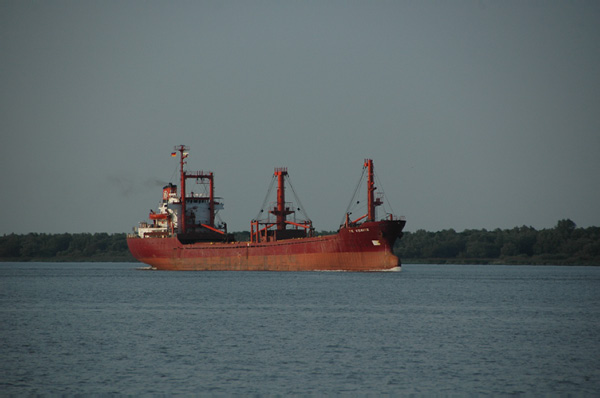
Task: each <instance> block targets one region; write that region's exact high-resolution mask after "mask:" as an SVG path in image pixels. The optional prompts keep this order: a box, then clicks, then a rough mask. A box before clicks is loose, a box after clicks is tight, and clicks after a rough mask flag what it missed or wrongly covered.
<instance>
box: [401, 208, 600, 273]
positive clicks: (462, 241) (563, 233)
mask: <svg viewBox="0 0 600 398" xmlns="http://www.w3.org/2000/svg"><path fill="white" fill-rule="evenodd" d="M394 251H395V252H396V254H398V255H399V256H400V257H401V258H402V261H403V262H406V263H410V262H416V263H421V262H423V263H477V264H489V263H491V264H582V265H600V227H589V228H577V227H576V225H575V223H574V222H573V221H571V220H568V219H567V220H560V221H559V222H558V223H557V225H556V226H555V227H554V228H552V229H542V230H539V231H538V230H536V229H535V228H533V227H526V226H522V227H516V228H513V229H505V230H500V229H495V230H493V231H487V230H485V229H483V230H465V231H463V232H456V231H455V230H453V229H446V230H443V231H439V232H427V231H424V230H418V231H416V232H406V233H405V234H404V237H403V238H402V239H401V240H399V241H397V242H396V244H395V246H394Z"/></svg>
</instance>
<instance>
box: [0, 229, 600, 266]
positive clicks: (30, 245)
mask: <svg viewBox="0 0 600 398" xmlns="http://www.w3.org/2000/svg"><path fill="white" fill-rule="evenodd" d="M331 233H335V231H321V232H320V233H318V234H317V235H327V234H331ZM234 236H235V238H236V240H238V241H247V240H249V238H250V233H249V232H248V231H242V232H235V233H234ZM394 252H395V253H396V254H397V255H398V256H399V257H400V258H401V259H402V261H403V262H404V263H472V264H581V265H600V227H588V228H577V226H576V225H575V223H574V222H573V221H571V220H569V219H566V220H560V221H558V223H557V225H556V226H555V227H554V228H550V229H542V230H536V229H535V228H533V227H526V226H522V227H516V228H513V229H504V230H501V229H495V230H493V231H487V230H485V229H480V230H477V229H469V230H465V231H463V232H456V231H455V230H453V229H446V230H443V231H438V232H428V231H425V230H418V231H416V232H405V233H404V236H403V237H402V239H400V240H398V241H396V244H395V245H394ZM0 261H90V262H93V261H99V262H101V261H123V262H128V261H132V262H133V261H136V260H135V259H134V258H133V256H132V255H131V253H129V249H128V248H127V241H126V234H124V233H116V234H107V233H94V234H91V233H79V234H69V233H64V234H44V233H30V234H24V235H17V234H10V235H4V236H0Z"/></svg>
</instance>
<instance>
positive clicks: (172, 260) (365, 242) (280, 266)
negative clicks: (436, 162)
mask: <svg viewBox="0 0 600 398" xmlns="http://www.w3.org/2000/svg"><path fill="white" fill-rule="evenodd" d="M404 224H405V221H404V220H393V221H391V220H386V221H373V222H365V223H363V224H361V225H360V226H357V227H345V228H341V229H340V231H339V232H338V233H337V234H335V235H328V236H320V237H314V238H300V239H287V240H279V241H276V242H265V243H254V242H232V243H219V242H197V243H191V244H182V243H181V242H180V241H179V240H178V239H177V237H165V238H139V237H129V238H128V239H127V244H128V245H129V250H130V251H131V253H132V254H133V256H134V257H135V258H136V259H138V260H139V261H141V262H143V263H146V264H148V265H151V266H152V267H154V268H156V269H159V270H174V271H175V270H177V271H327V270H329V271H376V270H390V269H399V267H400V260H399V259H398V257H396V256H395V255H394V254H393V252H392V248H393V245H394V242H395V240H396V239H397V238H399V237H400V236H401V235H402V229H403V228H404Z"/></svg>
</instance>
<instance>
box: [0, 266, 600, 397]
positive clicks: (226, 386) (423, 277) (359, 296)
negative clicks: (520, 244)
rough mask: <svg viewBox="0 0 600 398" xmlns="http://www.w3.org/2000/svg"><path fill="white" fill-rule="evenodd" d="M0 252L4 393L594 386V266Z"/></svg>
mask: <svg viewBox="0 0 600 398" xmlns="http://www.w3.org/2000/svg"><path fill="white" fill-rule="evenodd" d="M137 266H138V265H136V264H129V263H121V264H119V263H116V264H106V263H92V264H90V263H87V264H66V263H3V264H0V337H1V339H0V340H1V341H0V358H2V360H1V361H0V394H19V395H22V394H36V393H51V394H89V393H100V394H105V393H118V394H136V395H137V394H196V393H214V394H244V395H247V394H279V395H284V394H285V395H287V394H302V395H307V394H308V395H310V394H312V395H322V394H339V393H351V394H354V393H358V394H383V393H390V394H412V393H415V394H452V395H458V394H465V393H468V394H494V395H498V394H518V393H524V394H531V395H543V394H547V395H555V394H558V395H562V394H576V395H590V396H591V395H597V394H598V393H599V392H600V344H599V341H600V339H599V337H600V268H597V267H560V266H535V267H534V266H470V265H405V266H404V267H403V271H402V272H399V273H391V272H384V273H348V272H307V273H296V272H161V271H140V270H136V269H135V268H136V267H137Z"/></svg>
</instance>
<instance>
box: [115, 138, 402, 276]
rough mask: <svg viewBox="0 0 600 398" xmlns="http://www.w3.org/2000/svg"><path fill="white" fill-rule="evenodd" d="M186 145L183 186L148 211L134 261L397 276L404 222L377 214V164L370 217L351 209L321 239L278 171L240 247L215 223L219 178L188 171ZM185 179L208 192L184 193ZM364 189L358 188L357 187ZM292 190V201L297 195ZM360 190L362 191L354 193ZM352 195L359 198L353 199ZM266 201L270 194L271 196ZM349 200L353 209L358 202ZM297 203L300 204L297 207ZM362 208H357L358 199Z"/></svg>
mask: <svg viewBox="0 0 600 398" xmlns="http://www.w3.org/2000/svg"><path fill="white" fill-rule="evenodd" d="M188 149H189V148H188V147H187V146H185V145H178V146H176V147H175V148H174V150H175V152H172V153H171V155H172V156H174V157H176V156H177V153H179V184H180V186H179V187H177V186H176V185H174V184H172V183H169V184H168V185H166V186H165V187H164V188H163V192H162V200H161V202H160V204H159V207H158V210H157V211H154V210H151V211H150V214H149V220H147V221H143V222H141V223H140V224H139V226H138V227H137V228H134V231H133V233H131V234H129V235H128V236H127V244H128V246H129V250H130V251H131V253H132V254H133V256H134V257H135V258H136V259H137V260H139V261H140V262H142V263H145V264H148V265H149V266H150V267H151V268H152V269H157V270H182V271H183V270H185V271H385V270H393V271H399V270H400V268H401V263H400V259H399V258H398V257H397V256H395V255H394V253H393V251H392V249H393V246H394V242H395V241H396V240H397V239H400V238H401V237H402V230H403V228H404V225H405V224H406V220H405V218H404V217H398V216H395V215H393V214H392V213H386V214H385V215H384V216H383V217H381V218H380V219H377V217H376V211H377V208H378V207H379V206H381V205H382V204H383V203H384V202H383V195H382V194H379V193H376V189H377V188H376V187H375V178H374V164H373V160H371V159H365V161H364V163H363V173H362V177H361V181H363V180H364V176H365V174H366V201H367V206H366V214H363V215H361V216H360V217H358V218H356V219H352V218H353V217H351V215H352V213H351V212H350V211H348V210H347V211H346V214H345V216H344V221H343V222H342V224H341V225H340V227H339V229H338V231H337V233H335V234H331V235H324V236H316V233H315V229H314V228H313V225H312V221H311V220H310V219H308V217H305V218H303V217H300V216H299V215H298V216H297V214H296V213H297V210H298V211H300V210H301V209H300V208H299V207H297V204H295V203H294V202H288V201H287V199H286V181H287V182H288V184H287V185H290V186H291V184H290V182H289V178H288V171H287V168H283V167H278V168H275V171H274V173H273V178H272V183H271V187H273V185H274V183H275V182H276V183H277V192H276V200H274V201H273V202H272V203H270V204H269V206H268V207H267V208H266V215H265V216H264V217H263V218H261V217H260V215H261V214H264V213H265V210H264V208H265V203H266V202H267V199H266V198H265V203H263V210H261V211H260V212H259V216H257V217H256V218H255V219H253V220H252V221H251V222H250V237H249V240H248V241H236V239H235V238H234V234H231V233H228V232H227V225H226V223H224V222H218V221H217V215H218V211H219V210H222V209H223V208H224V205H223V200H222V198H220V197H217V196H215V192H214V173H212V172H203V171H198V172H189V171H186V170H185V166H186V164H187V161H186V159H187V158H188V155H189V153H188ZM188 180H195V182H196V183H198V184H201V185H203V186H204V193H194V192H189V193H188V192H187V190H186V184H187V182H188ZM360 185H361V183H360V182H359V186H360ZM291 188H292V192H293V193H294V195H295V191H294V190H293V187H291ZM357 190H358V187H357ZM356 192H357V191H356V190H355V195H356ZM267 196H268V195H267ZM354 199H355V198H353V199H352V201H351V203H353V202H354ZM298 202H299V201H298ZM357 202H360V200H359V201H357ZM349 208H350V206H349Z"/></svg>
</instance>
